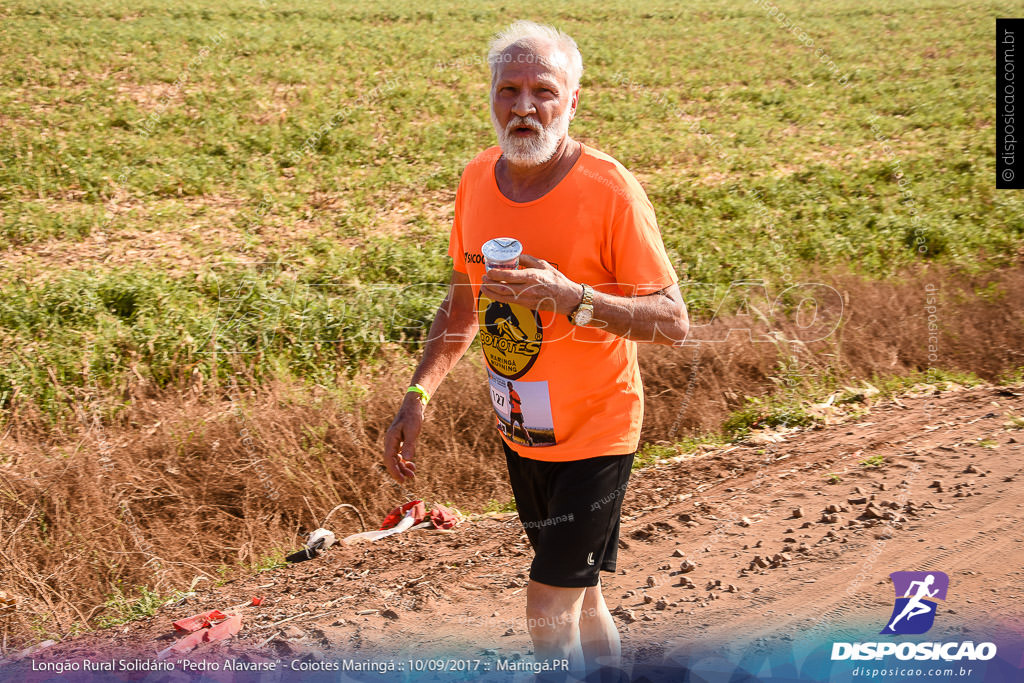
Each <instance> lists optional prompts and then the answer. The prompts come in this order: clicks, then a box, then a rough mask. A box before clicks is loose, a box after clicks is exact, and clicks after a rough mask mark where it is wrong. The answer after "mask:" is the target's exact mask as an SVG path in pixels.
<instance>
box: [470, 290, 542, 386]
mask: <svg viewBox="0 0 1024 683" xmlns="http://www.w3.org/2000/svg"><path fill="white" fill-rule="evenodd" d="M477 315H478V319H479V322H480V344H481V346H483V350H484V357H485V358H486V359H487V363H488V365H490V366H491V369H493V370H494V371H495V372H496V373H498V374H499V375H501V376H502V377H506V378H508V379H518V378H520V377H522V376H523V375H524V374H526V372H527V371H528V370H529V369H530V368H531V367H532V366H533V364H534V362H535V361H536V360H537V356H538V355H540V344H541V341H542V340H543V338H544V333H543V331H542V329H541V325H540V315H539V314H538V313H537V312H536V311H531V310H530V309H528V308H526V307H525V306H521V305H519V304H508V303H504V302H502V301H491V300H490V299H488V298H487V297H485V296H481V297H480V299H479V300H478V301H477Z"/></svg>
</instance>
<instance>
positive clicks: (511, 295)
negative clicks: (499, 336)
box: [480, 254, 583, 315]
mask: <svg viewBox="0 0 1024 683" xmlns="http://www.w3.org/2000/svg"><path fill="white" fill-rule="evenodd" d="M519 266H520V267H519V270H507V269H504V268H492V269H491V270H490V272H487V273H484V275H483V278H482V279H481V283H482V284H481V286H480V293H481V294H482V295H484V296H486V297H487V298H488V299H491V300H492V301H503V302H505V303H517V304H519V305H521V306H525V307H526V308H529V309H531V310H534V311H554V312H555V313H560V314H562V315H569V314H570V313H572V312H573V311H574V310H576V307H577V306H578V305H579V303H580V301H581V300H582V297H583V286H582V285H580V284H578V283H576V282H573V281H572V280H570V279H569V278H567V277H566V276H565V275H563V274H562V272H561V271H560V270H558V269H557V268H555V267H554V266H552V265H551V264H550V263H548V262H547V261H545V260H544V259H539V258H535V257H533V256H530V255H529V254H521V255H520V256H519Z"/></svg>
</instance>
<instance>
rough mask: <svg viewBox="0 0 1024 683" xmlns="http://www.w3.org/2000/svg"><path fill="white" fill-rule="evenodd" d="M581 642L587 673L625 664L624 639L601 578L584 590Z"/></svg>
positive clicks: (581, 614)
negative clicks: (612, 612) (602, 591)
mask: <svg viewBox="0 0 1024 683" xmlns="http://www.w3.org/2000/svg"><path fill="white" fill-rule="evenodd" d="M580 645H581V646H582V649H583V658H584V660H585V662H586V667H587V673H588V674H589V673H590V672H591V671H595V670H597V669H598V668H599V667H609V668H610V669H612V670H617V669H619V668H620V667H621V664H622V642H621V641H620V640H619V631H618V629H616V628H615V620H614V619H613V618H612V615H611V613H610V612H609V611H608V605H607V604H605V601H604V595H603V594H602V593H601V582H600V579H598V583H597V585H596V586H591V587H590V588H587V589H586V591H585V592H584V594H583V608H582V609H581V610H580Z"/></svg>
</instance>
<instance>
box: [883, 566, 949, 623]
mask: <svg viewBox="0 0 1024 683" xmlns="http://www.w3.org/2000/svg"><path fill="white" fill-rule="evenodd" d="M889 577H890V578H891V579H892V587H893V590H895V591H896V604H895V605H893V608H892V616H890V617H889V621H888V622H887V623H886V625H885V628H883V629H882V630H881V631H879V633H880V634H883V635H914V634H918V633H925V632H927V631H928V629H930V628H931V627H932V624H933V623H935V608H936V605H937V603H936V600H945V599H946V591H948V590H949V577H948V576H946V574H945V573H943V572H893V573H892V574H889Z"/></svg>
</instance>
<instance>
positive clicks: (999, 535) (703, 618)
mask: <svg viewBox="0 0 1024 683" xmlns="http://www.w3.org/2000/svg"><path fill="white" fill-rule="evenodd" d="M1022 414H1024V389H1021V388H1017V389H1009V388H999V387H991V386H984V387H976V388H973V389H963V390H959V391H953V392H947V393H942V394H936V393H931V392H926V391H922V392H918V393H917V394H913V393H911V394H908V395H904V396H902V397H901V398H900V399H897V400H896V401H888V402H883V403H880V404H878V405H876V406H874V407H873V408H872V409H871V410H870V412H869V413H867V414H864V415H861V416H860V417H858V418H856V419H855V420H850V421H847V422H846V423H844V424H838V425H831V426H829V427H826V428H814V429H804V430H794V431H789V432H785V433H775V434H759V435H756V436H754V437H752V438H751V439H749V440H748V441H747V442H744V443H742V444H738V445H734V446H730V447H723V448H718V449H715V450H708V451H706V452H703V453H700V454H698V455H696V456H687V457H685V458H682V459H680V460H679V461H677V462H668V463H665V464H662V465H658V466H655V467H651V468H648V469H645V470H643V471H641V472H638V473H634V475H633V479H632V480H631V482H630V487H629V491H628V494H627V497H626V501H625V504H624V508H623V523H622V534H621V542H620V550H619V571H618V572H617V573H616V574H615V575H605V578H604V592H605V595H606V598H607V601H608V603H609V606H610V607H611V608H613V613H614V614H615V615H616V620H617V622H618V625H619V628H620V632H621V634H622V639H623V649H624V654H625V657H626V660H627V662H633V661H646V662H653V663H657V662H659V661H662V659H663V658H664V657H669V658H671V657H672V656H682V655H683V654H685V653H686V652H689V651H690V650H691V649H692V648H694V647H696V646H700V645H703V644H717V647H719V648H720V651H721V652H723V653H724V652H727V651H730V650H731V651H733V652H734V653H735V652H738V651H740V650H743V649H744V648H751V647H753V648H755V649H756V648H757V647H759V646H764V647H768V646H771V645H773V644H778V643H780V642H785V641H793V640H794V638H795V639H796V641H800V640H802V639H806V638H810V637H812V636H815V635H820V636H821V638H823V639H825V640H848V641H850V640H857V639H861V640H864V639H877V637H874V636H870V635H868V634H876V635H877V633H878V631H879V630H880V629H881V627H882V626H884V624H885V620H886V618H887V617H888V616H889V613H890V611H891V609H892V604H893V595H892V587H891V582H890V579H889V577H888V575H889V573H890V572H892V571H898V570H938V571H943V572H945V573H947V574H948V575H949V577H950V590H949V595H948V597H947V599H946V600H945V601H944V602H943V603H940V605H939V608H938V614H937V618H936V622H935V626H934V627H933V629H932V631H931V632H930V633H929V634H928V636H927V637H928V638H930V639H933V640H942V639H943V638H945V639H957V640H966V639H972V640H974V641H975V642H979V639H983V638H984V637H985V636H991V637H1002V638H1003V639H1006V638H1007V637H1011V638H1016V640H1017V642H1024V600H1022V597H1024V587H1022V586H1024V584H1022V579H1024V527H1022V521H1024V485H1022V481H1024V476H1022V471H1021V470H1022V461H1021V453H1022V451H1021V445H1022V443H1024V430H1020V429H1019V428H1015V427H1016V425H1014V424H1013V423H1011V422H1010V416H1011V415H1016V416H1020V415H1022ZM876 456H880V457H881V459H882V464H880V465H879V466H876V467H868V466H865V465H863V464H862V463H864V461H866V460H868V459H869V458H875V457H876ZM876 459H877V458H876ZM832 474H835V475H837V476H836V477H830V475H832ZM830 478H831V479H838V481H837V482H834V483H829V480H830ZM936 482H940V483H939V484H936ZM396 502H398V501H396ZM828 506H836V507H835V508H831V509H834V510H838V511H837V512H835V513H834V516H832V517H825V516H824V515H826V514H828V512H827V509H828ZM869 508H870V511H868V509H869ZM797 509H799V510H797ZM877 516H881V517H882V519H878V518H876V517H877ZM531 557H532V552H531V550H530V547H529V545H528V543H527V540H526V537H525V535H524V534H523V532H522V528H521V527H520V526H519V523H518V519H517V518H516V517H515V516H514V515H505V516H492V517H487V518H478V519H473V520H470V521H466V522H464V523H463V524H462V525H460V526H459V527H457V528H456V529H455V530H454V531H451V532H432V531H424V530H412V531H409V532H406V533H405V534H402V535H398V536H393V537H390V538H387V539H384V540H381V541H379V542H377V543H374V544H361V545H356V546H343V547H335V548H334V549H332V550H330V551H329V552H327V553H326V554H325V555H323V556H322V557H319V558H316V559H314V560H312V561H309V562H304V563H301V564H297V565H292V566H289V567H286V568H279V569H275V570H272V571H267V572H263V573H260V574H258V575H256V576H253V577H251V578H249V579H245V580H240V581H236V582H232V583H229V584H226V585H224V586H221V587H218V588H215V589H206V590H203V589H200V590H199V592H198V594H197V595H195V597H192V598H190V599H188V601H187V603H186V604H182V605H178V606H174V607H164V608H162V609H161V610H160V611H158V612H157V614H156V615H155V616H154V617H152V618H150V619H147V620H143V621H138V622H135V623H132V624H129V625H125V626H121V627H118V628H115V629H108V630H106V631H101V632H95V633H91V634H86V635H83V636H80V637H78V638H74V639H70V640H67V641H65V642H63V643H60V644H57V645H53V646H51V647H50V648H47V649H46V650H43V651H40V652H38V653H36V654H34V655H32V658H34V659H35V660H36V661H43V660H47V659H61V660H67V659H77V658H83V657H100V656H102V657H104V658H109V657H111V656H123V655H133V656H143V657H153V656H154V655H155V653H156V652H158V651H159V650H162V649H163V648H165V647H167V646H168V645H169V644H170V643H171V642H173V640H171V638H172V637H173V635H172V629H171V627H170V624H171V621H173V620H174V619H179V618H182V617H185V616H189V615H191V614H195V613H197V612H199V611H202V610H207V609H212V608H220V609H222V610H224V609H226V608H227V607H229V606H232V605H237V604H239V603H243V602H248V601H249V600H250V599H251V598H252V597H254V596H261V597H265V601H264V603H263V604H262V605H261V606H258V607H253V606H246V607H242V608H240V609H239V610H238V611H239V612H240V613H241V614H242V618H243V626H242V631H241V632H240V634H239V635H238V637H236V638H235V639H233V640H231V641H227V642H223V643H215V644H206V645H203V646H201V647H200V648H199V649H197V650H195V651H193V652H192V653H191V654H190V655H189V658H190V659H192V660H203V659H205V660H216V659H224V658H226V657H242V658H245V659H247V660H251V661H263V660H267V659H279V658H305V659H307V660H311V661H312V660H316V659H321V658H323V657H324V656H325V655H326V656H328V657H330V656H331V655H335V654H343V653H344V654H347V655H349V656H357V657H363V658H365V659H367V660H385V659H389V658H392V657H393V658H396V659H399V660H404V659H407V658H410V657H424V656H432V655H434V654H437V655H438V656H441V655H444V654H447V655H449V656H456V657H464V658H479V659H482V660H483V661H487V662H496V661H497V660H500V659H502V658H507V659H512V660H517V659H520V658H521V660H522V661H529V660H530V659H531V656H530V653H531V648H530V640H529V636H528V632H527V629H526V623H525V617H524V602H525V589H524V586H525V585H526V580H525V579H526V575H527V572H528V571H529V566H530V560H531ZM757 558H767V560H766V561H761V562H758V560H757ZM773 558H774V559H773ZM684 561H686V562H690V563H692V564H694V565H695V568H693V569H690V570H688V571H686V572H683V571H681V564H682V563H683V562H684ZM762 565H763V566H762ZM200 585H202V584H200ZM1015 656H1016V657H1018V658H1019V657H1020V654H1019V652H1018V653H1017V654H1016V655H1015ZM27 661H28V659H26V660H25V661H23V662H22V664H21V665H20V666H24V665H25V662H27ZM676 661H678V659H677V660H676ZM1013 665H1014V666H1020V663H1018V662H1016V661H1014V662H1013ZM18 666H19V665H15V669H17V668H18ZM11 671H12V669H8V672H11ZM0 673H2V671H0ZM2 677H3V676H0V678H2ZM229 678H230V677H229ZM933 680H934V679H933Z"/></svg>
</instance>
